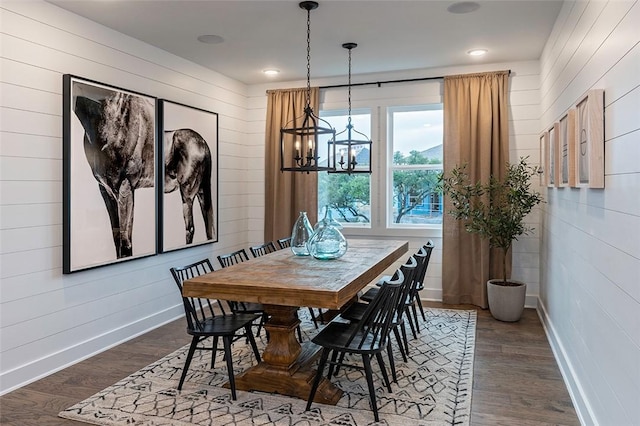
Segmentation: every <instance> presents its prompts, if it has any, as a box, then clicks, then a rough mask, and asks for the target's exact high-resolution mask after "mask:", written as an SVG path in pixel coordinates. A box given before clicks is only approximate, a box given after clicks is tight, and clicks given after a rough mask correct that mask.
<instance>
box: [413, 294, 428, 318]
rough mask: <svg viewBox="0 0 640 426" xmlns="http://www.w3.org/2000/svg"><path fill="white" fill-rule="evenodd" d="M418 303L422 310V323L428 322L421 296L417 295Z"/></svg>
mask: <svg viewBox="0 0 640 426" xmlns="http://www.w3.org/2000/svg"><path fill="white" fill-rule="evenodd" d="M416 301H417V302H418V307H419V308H420V313H421V314H422V321H426V320H427V317H426V316H425V315H424V308H423V307H422V300H420V296H419V295H416Z"/></svg>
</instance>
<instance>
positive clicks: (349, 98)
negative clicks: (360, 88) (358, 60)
mask: <svg viewBox="0 0 640 426" xmlns="http://www.w3.org/2000/svg"><path fill="white" fill-rule="evenodd" d="M348 100H349V118H348V120H349V125H351V49H349V97H348Z"/></svg>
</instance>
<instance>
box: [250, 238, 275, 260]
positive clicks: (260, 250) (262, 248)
mask: <svg viewBox="0 0 640 426" xmlns="http://www.w3.org/2000/svg"><path fill="white" fill-rule="evenodd" d="M249 251H250V252H251V254H252V255H253V257H254V258H255V257H260V256H264V255H265V254H269V253H273V252H274V251H276V246H275V245H274V244H273V241H269V242H268V243H264V244H260V245H257V246H252V247H249Z"/></svg>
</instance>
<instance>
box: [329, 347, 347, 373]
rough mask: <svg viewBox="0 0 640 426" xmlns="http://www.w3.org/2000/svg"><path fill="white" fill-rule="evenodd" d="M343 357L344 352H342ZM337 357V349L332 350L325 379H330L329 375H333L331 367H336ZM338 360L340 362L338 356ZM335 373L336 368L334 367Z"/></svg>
mask: <svg viewBox="0 0 640 426" xmlns="http://www.w3.org/2000/svg"><path fill="white" fill-rule="evenodd" d="M342 357H344V353H343V354H342ZM337 359H338V351H333V355H332V356H331V362H330V363H329V372H328V373H327V379H329V380H331V376H332V375H333V369H334V368H336V367H337V366H336V360H337ZM340 362H342V358H340ZM335 371H336V374H337V372H338V369H337V368H336V370H335Z"/></svg>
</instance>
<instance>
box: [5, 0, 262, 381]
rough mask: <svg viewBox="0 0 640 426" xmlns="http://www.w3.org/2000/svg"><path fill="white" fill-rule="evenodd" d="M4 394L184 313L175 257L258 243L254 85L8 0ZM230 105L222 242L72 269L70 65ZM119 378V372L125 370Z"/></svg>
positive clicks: (139, 86) (137, 87)
mask: <svg viewBox="0 0 640 426" xmlns="http://www.w3.org/2000/svg"><path fill="white" fill-rule="evenodd" d="M0 19H1V25H0V27H1V33H0V45H1V52H0V61H1V62H0V67H1V68H0V69H1V76H0V91H1V96H0V137H1V141H0V268H1V270H0V276H1V282H0V326H1V328H0V351H1V352H0V371H1V373H0V386H1V387H0V393H5V392H7V391H8V390H11V389H13V388H15V387H17V386H20V385H21V384H24V383H27V382H29V381H32V380H34V379H36V378H38V377H40V376H43V375H46V374H48V373H50V372H52V371H55V370H57V369H60V368H62V367H64V366H66V365H68V364H70V363H74V362H76V361H78V360H80V359H83V358H86V357H87V356H90V355H91V354H93V353H96V352H99V351H102V350H104V349H106V348H108V347H110V346H113V345H115V344H117V343H119V342H121V341H123V340H127V339H129V338H131V337H133V336H135V335H137V334H140V333H142V332H145V331H146V330H149V329H151V328H155V327H157V326H159V325H160V324H162V323H164V322H167V321H169V320H172V319H174V318H176V317H178V316H180V315H181V314H182V312H183V309H182V304H181V301H180V298H179V296H178V292H177V288H176V287H175V284H174V283H173V280H172V279H171V278H170V274H169V268H170V267H171V266H174V265H180V264H186V263H189V262H191V261H195V260H198V259H200V258H203V257H210V258H213V257H214V256H215V255H216V254H220V253H223V252H225V251H230V250H232V249H235V248H238V247H245V246H246V245H247V241H248V238H247V226H248V223H249V216H248V212H249V211H250V209H249V207H250V205H251V204H252V202H253V201H251V199H252V197H251V194H250V193H248V192H247V185H246V183H245V174H246V170H247V164H248V160H247V156H246V155H245V153H246V152H247V150H248V149H249V148H252V146H251V145H250V144H248V143H247V137H246V118H247V96H246V90H247V88H246V86H245V85H243V84H241V83H239V82H236V81H234V80H232V79H229V78H227V77H224V76H222V75H219V74H217V73H214V72H211V71H210V70H207V69H204V68H202V67H200V66H197V65H195V64H193V63H190V62H188V61H186V60H183V59H180V58H178V57H176V56H173V55H171V54H168V53H166V52H164V51H162V50H159V49H157V48H154V47H151V46H149V45H146V44H144V43H142V42H139V41H137V40H134V39H131V38H129V37H127V36H124V35H122V34H120V33H117V32H115V31H112V30H110V29H107V28H105V27H102V26H100V25H97V24H95V23H93V22H91V21H88V20H86V19H84V18H81V17H79V16H77V15H73V14H70V13H68V12H66V11H64V10H62V9H59V8H57V7H55V6H53V5H51V4H49V3H45V2H40V1H29V2H2V3H1V4H0ZM65 73H70V74H75V75H78V76H82V77H86V78H90V79H93V80H97V81H100V82H103V83H106V84H111V85H115V86H119V87H123V88H127V89H130V90H134V91H138V92H142V93H145V94H148V95H151V96H155V97H158V98H165V99H168V100H172V101H175V102H180V103H183V104H187V105H192V106H194V107H198V108H202V109H205V110H209V111H214V112H217V113H218V114H219V166H220V173H219V178H220V182H219V193H220V196H219V242H218V243H216V244H213V245H205V246H199V247H197V248H192V249H187V250H181V251H176V252H172V253H168V254H163V255H158V256H153V257H149V258H145V259H139V260H134V261H131V262H124V263H121V264H118V265H113V266H107V267H102V268H97V269H93V270H89V271H84V272H78V273H74V274H71V275H65V276H63V275H62V269H61V266H62V203H63V200H62V75H63V74H65ZM114 379H115V378H114Z"/></svg>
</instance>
